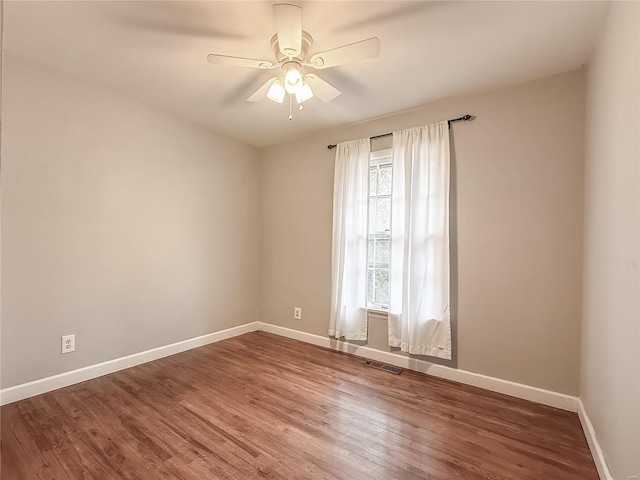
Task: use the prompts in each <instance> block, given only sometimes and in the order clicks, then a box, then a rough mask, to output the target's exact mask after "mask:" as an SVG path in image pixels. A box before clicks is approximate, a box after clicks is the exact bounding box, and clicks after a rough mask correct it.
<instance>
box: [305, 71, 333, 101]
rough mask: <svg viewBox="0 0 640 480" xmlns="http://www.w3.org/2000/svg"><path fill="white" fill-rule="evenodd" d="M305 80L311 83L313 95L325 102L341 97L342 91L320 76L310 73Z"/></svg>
mask: <svg viewBox="0 0 640 480" xmlns="http://www.w3.org/2000/svg"><path fill="white" fill-rule="evenodd" d="M304 78H305V80H306V81H307V82H308V83H309V86H310V87H311V90H312V91H313V94H314V95H315V96H316V97H318V98H319V99H320V100H322V101H323V102H328V101H330V100H333V99H334V98H336V97H337V96H338V95H340V90H338V89H337V88H335V87H333V86H332V85H330V84H329V83H327V82H325V81H324V80H323V79H321V78H320V77H319V76H317V75H314V74H313V73H310V74H308V75H305V76H304Z"/></svg>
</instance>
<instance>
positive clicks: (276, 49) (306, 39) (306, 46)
mask: <svg viewBox="0 0 640 480" xmlns="http://www.w3.org/2000/svg"><path fill="white" fill-rule="evenodd" d="M312 45H313V37H312V36H311V35H309V34H308V33H307V32H305V31H304V30H303V31H302V49H301V50H302V51H301V52H300V55H298V56H297V57H289V56H287V55H285V54H283V53H282V52H281V51H280V44H279V42H278V34H277V33H276V34H275V35H274V36H273V37H271V49H272V50H273V53H274V54H275V56H276V59H277V60H278V63H280V62H282V61H285V60H287V59H291V60H298V61H299V62H303V61H304V60H305V59H306V58H307V55H308V53H309V50H310V49H311V46H312Z"/></svg>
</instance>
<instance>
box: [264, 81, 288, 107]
mask: <svg viewBox="0 0 640 480" xmlns="http://www.w3.org/2000/svg"><path fill="white" fill-rule="evenodd" d="M285 94H286V90H285V87H284V82H283V81H282V79H281V78H276V80H275V82H273V83H272V84H271V87H269V91H268V92H267V98H268V99H269V100H273V101H274V102H276V103H282V102H283V101H284V96H285Z"/></svg>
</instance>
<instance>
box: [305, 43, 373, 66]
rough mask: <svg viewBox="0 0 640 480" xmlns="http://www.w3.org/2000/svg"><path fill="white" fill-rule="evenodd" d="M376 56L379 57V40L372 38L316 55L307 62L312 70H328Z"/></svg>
mask: <svg viewBox="0 0 640 480" xmlns="http://www.w3.org/2000/svg"><path fill="white" fill-rule="evenodd" d="M378 55H380V40H378V38H377V37H373V38H369V39H367V40H362V41H360V42H356V43H351V44H349V45H344V46H342V47H338V48H334V49H332V50H327V51H326V52H320V53H316V54H315V55H314V56H313V57H311V59H310V60H309V62H310V63H311V66H312V67H314V68H329V67H335V66H336V65H343V64H345V63H350V62H357V61H358V60H364V59H366V58H374V57H377V56H378Z"/></svg>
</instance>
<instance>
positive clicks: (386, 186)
mask: <svg viewBox="0 0 640 480" xmlns="http://www.w3.org/2000/svg"><path fill="white" fill-rule="evenodd" d="M378 195H391V165H388V166H385V167H380V173H379V174H378Z"/></svg>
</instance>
